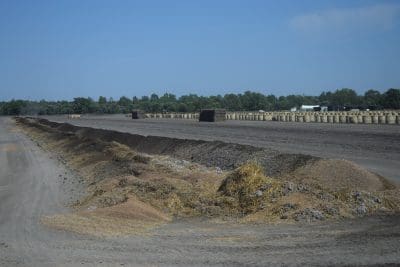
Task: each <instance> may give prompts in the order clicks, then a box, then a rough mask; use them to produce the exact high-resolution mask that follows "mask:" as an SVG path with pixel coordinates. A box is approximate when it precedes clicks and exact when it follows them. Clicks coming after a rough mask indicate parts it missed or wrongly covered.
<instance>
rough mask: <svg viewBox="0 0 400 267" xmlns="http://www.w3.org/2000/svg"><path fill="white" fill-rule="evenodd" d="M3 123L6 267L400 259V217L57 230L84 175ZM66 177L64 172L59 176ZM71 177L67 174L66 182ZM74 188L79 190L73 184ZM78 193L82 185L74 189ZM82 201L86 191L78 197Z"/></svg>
mask: <svg viewBox="0 0 400 267" xmlns="http://www.w3.org/2000/svg"><path fill="white" fill-rule="evenodd" d="M1 126H2V127H0V138H1V139H0V140H1V142H0V164H1V165H0V166H1V168H0V179H1V180H0V183H1V187H0V188H1V190H0V198H1V202H0V211H1V217H0V218H1V223H0V238H1V242H0V259H1V260H0V264H1V265H5V266H14V265H16V266H21V265H22V266H54V265H56V266H64V265H67V266H71V265H72V266H75V265H82V264H83V265H91V266H93V265H95V266H97V265H104V266H109V265H110V266H115V265H126V266H171V265H174V266H188V265H191V266H276V265H289V266H291V265H318V266H322V265H323V266H326V265H365V266H368V265H383V264H392V265H397V264H398V263H400V257H399V255H400V253H399V247H400V234H399V233H400V228H399V225H400V224H399V222H400V218H399V217H398V216H374V217H367V218H362V219H356V220H343V221H339V222H324V223H319V224H312V225H310V224H297V225H290V224H289V225H287V224H285V225H265V224H251V225H249V224H246V225H242V224H235V223H231V224H229V225H227V224H226V223H221V224H219V223H215V222H214V223H210V222H209V221H204V220H202V219H181V220H178V221H174V222H173V223H170V224H165V225H161V226H159V227H157V228H155V229H153V230H152V231H151V232H149V233H147V234H145V235H143V234H136V235H133V236H132V235H131V236H127V237H124V238H121V237H118V238H117V237H116V238H111V237H108V238H107V237H105V238H97V237H90V236H87V235H76V234H73V233H70V232H64V231H55V230H51V229H49V228H46V227H44V226H43V225H41V224H40V223H39V220H40V217H41V216H43V215H45V216H46V215H52V214H55V213H60V212H61V213H65V212H67V211H68V209H67V208H65V204H67V203H71V202H73V201H74V200H73V199H70V197H71V194H70V193H71V192H70V191H68V192H65V191H64V189H63V188H65V181H69V182H68V183H70V184H71V185H75V186H77V188H79V187H80V184H81V181H82V180H81V178H80V177H79V176H78V175H76V174H75V173H73V172H71V171H70V170H68V169H65V166H64V164H60V163H59V161H58V160H55V159H52V157H54V155H53V154H49V153H47V152H44V151H43V150H41V149H40V148H38V147H37V146H36V144H34V143H33V142H32V141H30V140H29V139H27V138H26V137H25V136H24V135H22V134H21V133H19V132H18V131H16V130H15V129H14V128H13V124H12V123H11V122H10V121H9V120H8V119H2V120H1ZM60 175H61V176H60ZM64 178H67V179H66V180H65V179H64ZM71 189H74V188H71ZM75 190H76V189H75ZM73 196H74V198H76V199H78V198H79V197H80V195H79V194H77V195H73Z"/></svg>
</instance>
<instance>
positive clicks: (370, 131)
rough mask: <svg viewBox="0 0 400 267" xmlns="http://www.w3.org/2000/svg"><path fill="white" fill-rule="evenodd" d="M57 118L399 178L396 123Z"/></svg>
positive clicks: (398, 129) (399, 134) (399, 148)
mask: <svg viewBox="0 0 400 267" xmlns="http://www.w3.org/2000/svg"><path fill="white" fill-rule="evenodd" d="M45 118H47V119H49V120H53V121H57V122H67V123H71V124H74V125H77V126H87V127H94V128H103V129H110V130H116V131H121V132H129V133H134V134H140V135H154V136H165V137H174V138H183V139H200V140H219V141H225V142H232V143H239V144H247V145H253V146H256V147H264V148H269V149H273V150H278V151H281V152H287V153H302V154H308V155H313V156H318V157H323V158H337V159H347V160H351V161H354V162H355V163H357V164H360V165H361V166H363V167H365V168H367V169H369V170H370V171H373V172H376V173H378V174H380V175H382V176H384V177H386V178H389V179H392V180H394V181H398V182H400V164H399V163H400V141H399V140H400V127H399V126H398V125H363V124H321V123H293V122H273V121H226V122H219V123H204V122H202V123H199V122H197V121H194V120H182V119H176V120H173V119H144V120H132V119H130V118H127V117H125V116H123V115H107V116H95V115H90V116H84V117H82V118H81V119H76V120H69V119H67V117H66V116H46V117H45Z"/></svg>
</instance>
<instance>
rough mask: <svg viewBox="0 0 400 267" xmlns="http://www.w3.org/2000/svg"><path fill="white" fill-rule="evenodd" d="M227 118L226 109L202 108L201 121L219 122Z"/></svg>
mask: <svg viewBox="0 0 400 267" xmlns="http://www.w3.org/2000/svg"><path fill="white" fill-rule="evenodd" d="M225 120H226V111H225V109H202V110H201V111H200V117H199V121H208V122H218V121H225Z"/></svg>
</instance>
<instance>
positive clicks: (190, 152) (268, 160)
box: [21, 118, 318, 176]
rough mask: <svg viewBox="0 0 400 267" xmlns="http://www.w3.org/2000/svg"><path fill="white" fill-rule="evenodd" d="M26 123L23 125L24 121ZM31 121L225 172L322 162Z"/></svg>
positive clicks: (281, 170) (279, 170)
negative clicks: (247, 166)
mask: <svg viewBox="0 0 400 267" xmlns="http://www.w3.org/2000/svg"><path fill="white" fill-rule="evenodd" d="M21 119H22V118H21ZM22 120H24V119H22ZM22 120H21V122H23V121H22ZM30 121H31V124H30V125H31V126H33V127H37V128H38V127H42V128H43V127H44V128H46V131H50V130H49V129H54V131H58V132H59V133H61V134H65V132H67V133H75V135H76V137H78V138H80V139H91V140H99V141H103V142H112V141H115V142H117V143H120V144H123V145H126V146H128V147H129V148H131V149H133V150H135V151H137V152H141V153H146V154H156V155H168V156H171V157H174V158H178V159H183V160H188V161H191V162H196V163H199V164H202V165H204V166H207V167H218V168H220V169H222V170H233V169H235V168H237V167H239V166H241V165H243V164H245V163H246V162H249V161H251V162H258V164H259V165H260V166H262V168H263V169H264V171H265V173H266V174H267V175H269V176H276V175H279V174H285V173H288V172H290V171H292V170H294V169H296V168H298V167H299V166H301V165H304V164H305V163H307V162H310V161H313V160H316V159H318V158H316V157H313V156H309V155H302V154H286V153H280V152H278V151H275V150H270V149H262V148H258V147H254V146H249V145H240V144H232V143H225V142H220V141H202V140H188V139H177V138H168V137H158V136H142V135H136V134H129V133H122V132H117V131H111V130H104V129H94V128H89V127H79V126H73V125H70V124H67V123H56V122H51V121H48V120H46V119H35V118H32V119H30ZM35 122H36V123H35ZM46 126H47V127H46Z"/></svg>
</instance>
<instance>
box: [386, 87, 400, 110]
mask: <svg viewBox="0 0 400 267" xmlns="http://www.w3.org/2000/svg"><path fill="white" fill-rule="evenodd" d="M383 106H384V108H387V109H400V89H393V88H390V89H389V90H387V91H386V92H385V93H384V94H383Z"/></svg>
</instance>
